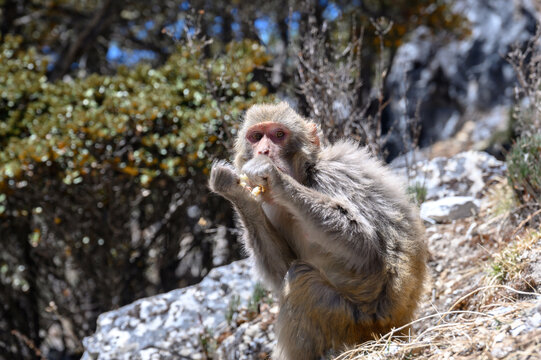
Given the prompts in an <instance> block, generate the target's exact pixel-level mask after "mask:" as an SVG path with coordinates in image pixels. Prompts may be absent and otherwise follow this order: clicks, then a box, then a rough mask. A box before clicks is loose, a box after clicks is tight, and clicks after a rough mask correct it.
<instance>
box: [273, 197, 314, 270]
mask: <svg viewBox="0 0 541 360" xmlns="http://www.w3.org/2000/svg"><path fill="white" fill-rule="evenodd" d="M262 207H263V211H264V212H265V215H266V216H267V218H268V219H269V221H270V223H271V224H272V226H273V227H274V229H275V230H276V232H278V234H279V235H280V237H281V238H282V239H284V240H285V241H286V242H287V243H288V244H289V246H290V247H291V249H292V250H293V251H294V252H295V254H296V255H297V258H298V259H302V260H306V261H310V260H312V258H314V256H316V255H317V254H319V253H320V252H321V249H320V247H319V246H318V245H317V244H315V243H314V242H312V241H309V239H307V237H308V233H307V231H306V229H304V227H303V222H302V220H301V219H298V218H297V217H295V216H294V215H293V214H291V213H290V212H288V211H287V210H286V209H285V208H283V207H281V206H277V205H274V204H272V205H271V204H267V203H264V204H263V205H262Z"/></svg>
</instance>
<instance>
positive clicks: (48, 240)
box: [0, 36, 269, 356]
mask: <svg viewBox="0 0 541 360" xmlns="http://www.w3.org/2000/svg"><path fill="white" fill-rule="evenodd" d="M0 44H1V45H0V247H1V248H2V253H1V254H0V302H1V303H2V304H3V307H0V334H2V335H0V353H7V354H12V355H13V356H15V355H14V354H23V353H24V352H28V349H27V348H26V346H25V345H21V342H20V341H16V340H14V338H13V337H12V336H11V334H10V331H12V330H15V333H20V334H22V335H23V336H24V337H27V338H28V339H30V340H31V341H33V342H35V344H36V346H39V343H40V341H41V340H42V339H43V335H40V331H41V332H42V333H43V331H42V330H43V329H45V330H46V329H47V328H48V327H49V326H50V325H51V324H52V323H53V322H56V323H58V324H60V325H61V327H62V329H64V334H63V336H64V337H70V334H73V333H74V336H72V337H74V338H73V339H70V340H71V341H73V342H74V344H75V345H74V346H72V348H71V349H69V350H70V351H71V352H77V351H80V350H81V346H80V339H81V338H82V337H83V336H84V335H87V334H89V333H90V332H91V331H92V330H93V328H94V326H95V319H96V317H97V315H98V314H100V313H102V312H104V311H106V310H108V309H111V308H114V307H118V306H121V305H124V304H126V303H128V302H131V301H133V300H134V299H135V298H139V297H142V296H146V295H149V294H153V293H156V292H158V291H165V290H169V289H171V288H175V287H178V286H182V285H187V284H190V283H193V282H196V281H198V280H199V279H200V278H201V277H202V276H204V275H205V274H206V272H208V270H209V269H210V268H211V267H213V266H215V265H218V263H219V262H223V261H228V260H231V259H233V258H235V257H238V256H239V254H238V245H237V244H236V242H235V241H234V240H233V236H232V235H231V232H230V231H229V230H228V231H226V232H225V233H226V234H225V235H220V236H221V238H222V239H221V244H222V245H221V248H220V249H218V247H219V246H217V239H216V236H215V235H214V234H213V233H212V232H211V229H214V228H216V227H217V226H218V225H221V227H222V228H225V229H232V228H233V222H232V221H233V220H232V213H231V209H230V207H229V205H228V204H227V203H226V202H225V201H223V200H222V199H220V198H219V197H217V196H209V192H208V190H207V185H206V184H207V174H208V171H209V164H210V162H211V161H212V159H213V158H214V157H220V158H226V157H228V155H229V150H230V149H231V146H232V141H231V140H232V136H233V135H234V134H235V131H236V122H237V120H238V118H239V116H240V114H241V113H242V112H243V110H244V109H246V108H247V107H248V106H250V105H251V104H253V103H256V102H261V101H264V100H266V101H268V100H269V99H268V98H267V97H266V92H267V90H266V88H265V87H264V86H262V85H261V84H259V83H257V82H255V81H254V80H253V77H254V71H255V70H256V68H257V67H258V66H260V65H263V64H265V63H266V61H267V60H268V57H267V55H266V54H265V52H264V50H263V48H262V47H260V46H259V45H257V44H255V43H253V42H250V41H244V42H241V43H235V44H230V45H229V46H228V47H227V51H226V53H225V54H223V55H221V56H217V57H216V58H214V59H210V58H207V57H205V56H204V48H203V45H201V44H193V45H192V46H191V47H179V48H178V50H177V51H176V52H175V53H174V54H173V55H172V56H171V57H170V58H169V60H168V61H167V62H166V63H165V64H164V65H163V66H161V67H160V68H151V67H150V66H148V65H141V66H138V67H136V68H133V69H128V68H125V67H121V68H120V69H119V70H118V73H117V74H116V75H114V76H98V75H92V76H89V77H88V78H84V79H76V80H72V81H66V82H56V83H51V82H48V79H47V77H46V69H47V61H46V59H45V58H44V57H42V56H41V55H40V54H39V53H38V52H37V51H36V50H34V49H29V50H26V49H23V48H22V46H21V39H20V38H17V37H11V36H6V37H4V38H2V39H0ZM222 233H223V232H222ZM224 238H225V239H227V240H229V241H226V244H225V246H224V245H223V243H224V241H223V239H224ZM217 253H219V254H218V255H220V257H219V259H218V260H216V259H217V258H218V255H217ZM217 261H218V263H217ZM45 308H48V309H49V310H50V309H54V311H53V310H50V312H49V313H46V312H45V311H44V309H45ZM21 338H22V337H21V336H19V339H21ZM65 346H66V345H65Z"/></svg>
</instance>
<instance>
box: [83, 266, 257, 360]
mask: <svg viewBox="0 0 541 360" xmlns="http://www.w3.org/2000/svg"><path fill="white" fill-rule="evenodd" d="M254 285H255V281H254V279H253V278H252V271H251V266H250V264H249V261H248V260H241V261H237V262H234V263H231V264H229V265H226V266H222V267H218V268H214V269H213V270H212V271H211V272H210V273H209V275H208V276H207V277H205V279H203V281H201V283H199V284H197V285H193V286H190V287H187V288H183V289H178V290H173V291H171V292H168V293H165V294H160V295H156V296H153V297H149V298H145V299H140V300H137V301H136V302H134V303H132V304H130V305H126V306H124V307H122V308H120V309H118V310H114V311H110V312H107V313H104V314H102V315H100V317H99V318H98V324H97V325H98V326H97V330H96V333H95V334H94V335H92V336H89V337H86V338H85V339H84V340H83V344H84V347H85V353H84V354H83V357H82V359H83V360H90V359H92V360H109V359H111V360H112V359H115V360H116V359H130V360H131V359H136V360H141V359H175V357H176V356H178V355H176V354H188V355H187V356H189V357H190V358H191V359H196V358H203V357H204V352H203V349H202V348H201V344H200V341H198V340H197V339H199V338H200V336H201V335H202V334H205V333H206V332H207V331H208V329H210V331H211V332H212V333H213V334H219V333H220V331H222V330H223V329H225V328H226V326H227V321H226V319H225V315H226V313H227V307H228V304H229V302H230V300H231V298H232V297H233V296H234V295H235V296H239V298H240V305H241V306H246V305H247V303H248V300H249V299H250V297H251V296H252V292H253V288H254ZM149 349H150V350H149Z"/></svg>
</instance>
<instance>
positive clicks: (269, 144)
mask: <svg viewBox="0 0 541 360" xmlns="http://www.w3.org/2000/svg"><path fill="white" fill-rule="evenodd" d="M289 136H290V133H289V129H287V128H286V127H285V126H284V125H282V124H278V123H273V122H263V123H259V124H256V125H254V126H252V127H250V128H249V129H248V132H247V133H246V140H248V142H249V143H250V144H251V145H252V149H253V152H254V156H256V155H265V156H268V157H269V158H270V159H271V160H272V161H273V162H274V163H275V164H276V166H277V167H278V168H279V169H280V170H282V171H283V172H286V173H290V171H289V166H288V165H287V164H286V162H285V161H284V160H285V159H283V149H284V148H285V146H286V145H287V143H288V142H289ZM290 175H291V174H290Z"/></svg>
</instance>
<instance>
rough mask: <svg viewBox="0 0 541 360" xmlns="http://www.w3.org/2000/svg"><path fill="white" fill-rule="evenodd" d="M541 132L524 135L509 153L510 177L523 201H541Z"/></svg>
mask: <svg viewBox="0 0 541 360" xmlns="http://www.w3.org/2000/svg"><path fill="white" fill-rule="evenodd" d="M540 154H541V133H538V134H535V135H532V136H522V137H521V138H519V139H518V141H517V142H516V144H515V145H514V146H513V148H512V149H511V151H510V152H509V154H508V155H507V167H508V179H509V183H510V185H511V186H512V188H513V189H514V191H515V194H516V195H517V197H518V198H519V200H520V201H521V202H523V203H528V202H538V203H539V202H541V158H540V157H539V155H540Z"/></svg>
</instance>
